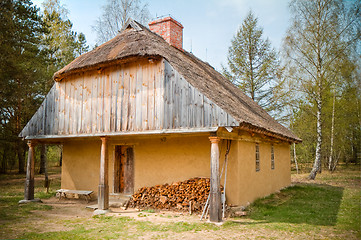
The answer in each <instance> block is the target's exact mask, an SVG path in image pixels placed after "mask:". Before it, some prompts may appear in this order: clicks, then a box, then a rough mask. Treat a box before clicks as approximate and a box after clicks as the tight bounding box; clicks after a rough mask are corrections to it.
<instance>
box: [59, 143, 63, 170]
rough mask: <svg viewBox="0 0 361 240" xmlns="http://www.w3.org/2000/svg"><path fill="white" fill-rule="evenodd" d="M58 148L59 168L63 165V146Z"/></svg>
mask: <svg viewBox="0 0 361 240" xmlns="http://www.w3.org/2000/svg"><path fill="white" fill-rule="evenodd" d="M59 148H60V157H59V166H60V167H61V166H62V165H63V145H61V146H59Z"/></svg>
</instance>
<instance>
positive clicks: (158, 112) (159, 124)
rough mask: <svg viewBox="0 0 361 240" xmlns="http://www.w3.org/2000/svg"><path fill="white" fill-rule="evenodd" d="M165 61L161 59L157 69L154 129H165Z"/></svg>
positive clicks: (155, 77)
mask: <svg viewBox="0 0 361 240" xmlns="http://www.w3.org/2000/svg"><path fill="white" fill-rule="evenodd" d="M163 64H164V61H160V62H159V63H158V64H157V65H158V66H157V68H156V70H155V76H154V79H155V83H154V86H155V89H154V129H163V116H162V109H163V106H164V101H163V100H164V99H163V97H162V94H163V79H164V78H163V76H164V74H163V71H162V69H163V68H164V66H163Z"/></svg>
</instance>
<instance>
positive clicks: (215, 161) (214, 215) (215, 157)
mask: <svg viewBox="0 0 361 240" xmlns="http://www.w3.org/2000/svg"><path fill="white" fill-rule="evenodd" d="M209 140H210V141H211V179H210V180H211V189H210V198H209V220H210V221H211V222H221V221H222V209H221V190H220V179H219V147H218V143H219V141H220V138H219V137H209Z"/></svg>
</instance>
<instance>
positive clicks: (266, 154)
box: [238, 141, 291, 205]
mask: <svg viewBox="0 0 361 240" xmlns="http://www.w3.org/2000/svg"><path fill="white" fill-rule="evenodd" d="M259 151H260V170H259V171H256V143H254V142H241V141H240V142H238V154H239V158H238V163H239V172H240V174H239V188H240V191H239V192H238V204H239V205H247V204H248V203H249V202H252V201H254V200H255V199H257V198H259V197H264V196H267V195H269V194H271V193H273V192H275V191H277V190H279V189H281V188H283V187H286V186H288V185H290V184H291V170H290V169H291V166H290V152H289V151H290V149H289V144H274V156H275V168H274V169H271V144H270V143H262V142H261V143H259Z"/></svg>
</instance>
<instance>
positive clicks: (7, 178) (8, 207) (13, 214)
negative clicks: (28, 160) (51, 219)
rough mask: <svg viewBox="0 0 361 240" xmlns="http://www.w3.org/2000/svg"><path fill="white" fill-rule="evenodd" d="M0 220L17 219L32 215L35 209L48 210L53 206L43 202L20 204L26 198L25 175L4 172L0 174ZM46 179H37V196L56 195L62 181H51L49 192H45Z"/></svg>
mask: <svg viewBox="0 0 361 240" xmlns="http://www.w3.org/2000/svg"><path fill="white" fill-rule="evenodd" d="M0 176H1V177H0V181H1V183H0V220H2V221H13V222H14V221H17V220H19V219H21V218H24V217H29V216H31V212H32V211H35V210H39V211H46V210H51V209H52V207H51V206H48V205H46V204H42V203H29V204H19V203H18V202H19V201H20V200H22V199H24V187H23V186H24V181H25V176H24V175H18V174H2V175H0ZM43 185H44V181H43V180H41V181H35V195H34V197H35V198H40V199H47V198H50V197H52V196H54V195H55V190H56V189H58V188H59V187H60V181H59V180H56V181H53V182H52V183H51V188H50V189H49V190H50V191H49V193H45V192H44V190H45V189H44V188H43Z"/></svg>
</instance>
